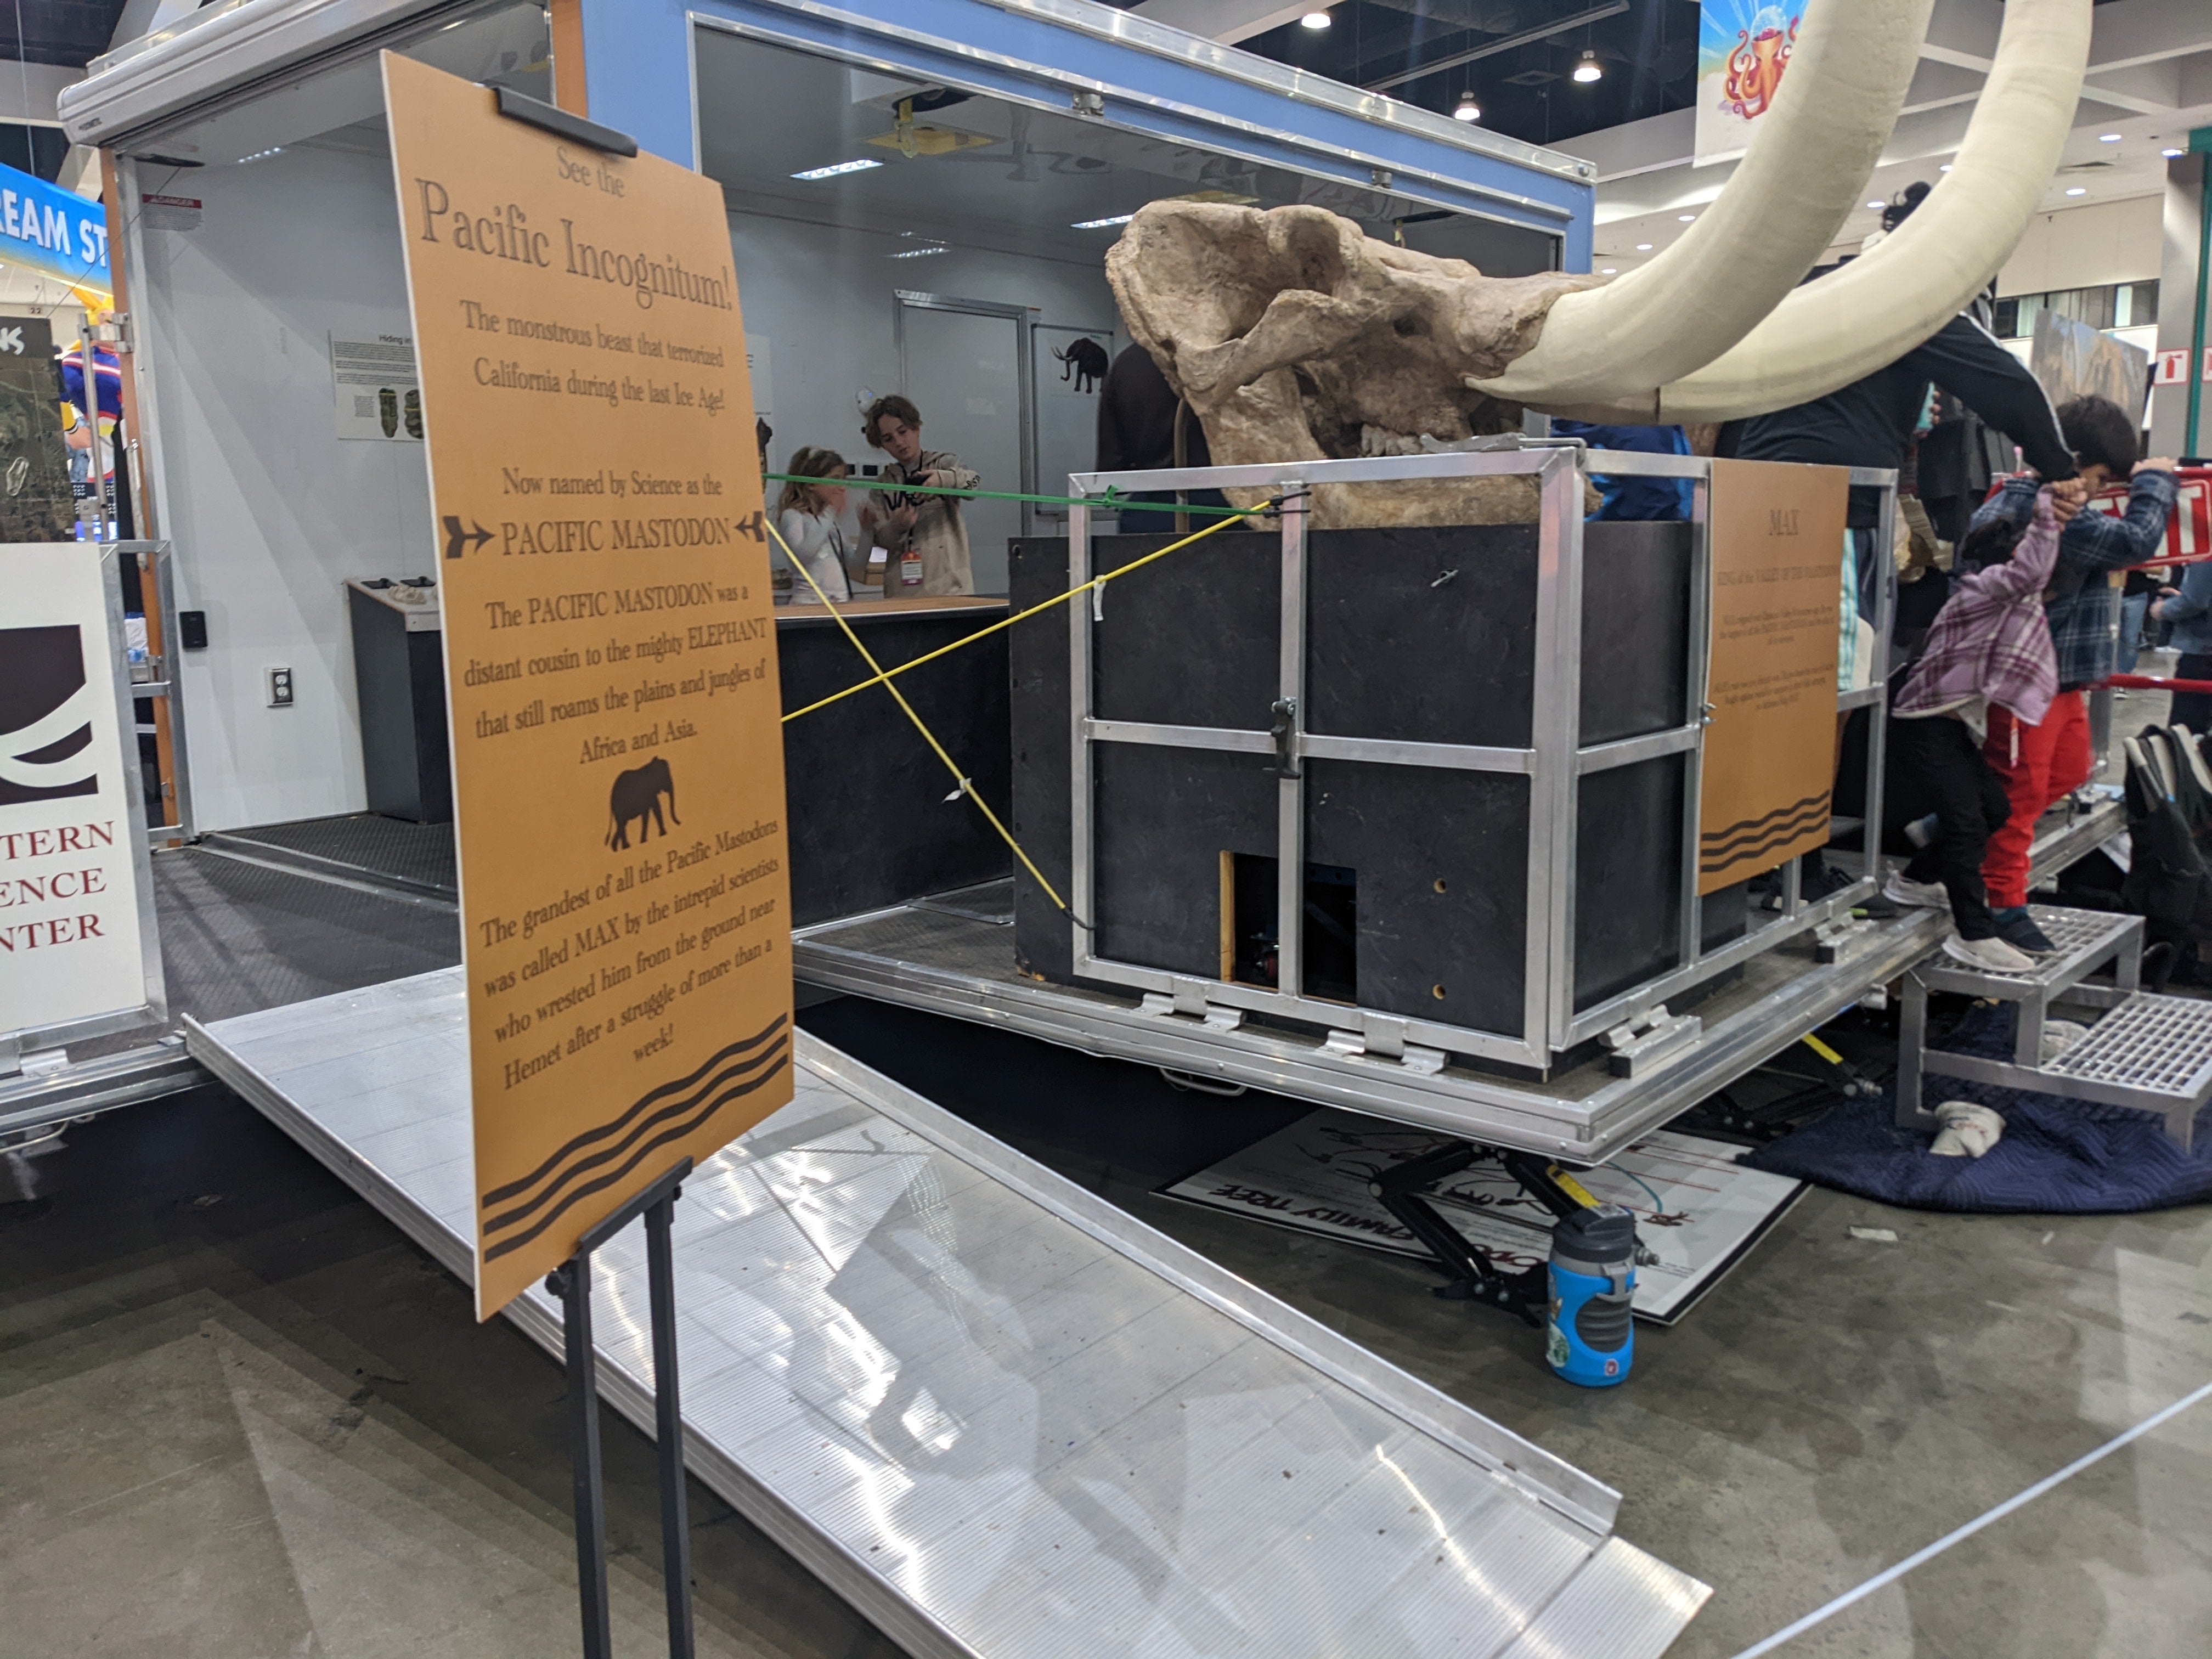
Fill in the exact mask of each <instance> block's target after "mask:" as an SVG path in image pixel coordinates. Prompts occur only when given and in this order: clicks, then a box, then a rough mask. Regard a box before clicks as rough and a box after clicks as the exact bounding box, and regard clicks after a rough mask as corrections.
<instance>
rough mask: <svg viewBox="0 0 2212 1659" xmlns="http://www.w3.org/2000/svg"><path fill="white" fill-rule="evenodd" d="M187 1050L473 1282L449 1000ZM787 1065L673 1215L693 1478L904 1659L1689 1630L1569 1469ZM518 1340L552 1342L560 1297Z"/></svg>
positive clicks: (626, 1380) (1613, 1640) (1593, 1638)
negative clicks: (787, 1091)
mask: <svg viewBox="0 0 2212 1659" xmlns="http://www.w3.org/2000/svg"><path fill="white" fill-rule="evenodd" d="M1001 938H1003V934H1002V935H1001ZM190 1037H191V1047H192V1051H193V1053H194V1054H195V1055H196V1056H197V1057H198V1058H199V1059H200V1060H201V1061H202V1063H203V1064H204V1065H206V1066H208V1068H209V1069H210V1071H213V1072H215V1073H216V1074H217V1075H218V1076H220V1077H222V1079H224V1080H225V1081H226V1082H228V1083H229V1084H231V1085H232V1086H234V1087H235V1088H237V1089H238V1090H239V1091H240V1092H241V1093H242V1094H244V1095H246V1097H247V1098H248V1099H250V1100H252V1101H253V1102H254V1103H255V1104H256V1105H257V1106H258V1107H259V1108H260V1109H262V1110H263V1111H264V1112H265V1113H266V1114H268V1115H270V1117H271V1118H272V1119H273V1120H275V1121H276V1122H277V1123H278V1124H280V1125H281V1126H283V1127H284V1128H285V1129H286V1130H287V1131H288V1132H289V1133H292V1134H293V1135H294V1136H295V1138H297V1139H300V1140H301V1142H302V1143H303V1144H304V1145H305V1146H307V1147H308V1148H309V1149H310V1150H311V1151H313V1152H315V1153H316V1155H317V1156H318V1157H319V1158H321V1159H322V1160H323V1161H324V1162H325V1163H326V1164H329V1165H330V1166H331V1168H332V1169H334V1170H337V1172H338V1173H339V1174H340V1175H341V1176H343V1177H344V1178H345V1179H346V1180H347V1181H348V1182H350V1183H351V1184H352V1185H354V1186H355V1187H356V1188H358V1189H359V1190H360V1191H361V1192H362V1194H364V1196H366V1197H367V1198H368V1200H369V1201H370V1202H372V1203H373V1204H374V1205H375V1206H377V1207H378V1208H379V1209H380V1210H381V1211H382V1212H384V1213H385V1214H386V1216H388V1217H390V1218H392V1220H393V1221H394V1222H396V1223H397V1224H398V1225H399V1226H400V1227H401V1228H402V1229H404V1231H407V1232H408V1233H409V1234H410V1236H412V1237H415V1238H416V1240H417V1241H418V1242H420V1243H422V1245H423V1246H424V1247H425V1248H426V1249H429V1250H430V1251H431V1252H432V1253H433V1254H434V1255H436V1256H437V1257H438V1258H439V1259H440V1260H441V1261H443V1262H445V1263H446V1265H447V1266H448V1267H452V1268H453V1270H454V1271H455V1272H456V1273H460V1274H462V1275H463V1276H464V1277H465V1276H466V1275H467V1273H469V1271H470V1266H471V1252H470V1248H469V1244H468V1241H467V1239H466V1237H465V1234H464V1231H463V1230H464V1229H465V1228H466V1227H467V1226H468V1225H469V1224H470V1210H471V1197H472V1191H471V1189H472V1185H473V1183H472V1181H471V1155H470V1133H469V1121H468V1083H467V1068H466V1036H465V1029H464V1025H463V1009H462V998H461V988H460V981H459V973H458V970H449V971H447V972H442V973H436V974H428V975H422V976H420V977H417V978H414V979H409V980H401V981H393V982H391V983H389V984H385V985H380V986H375V987H370V988H368V989H367V990H362V991H357V992H350V993H346V994H340V995H337V996H332V997H326V998H324V999H321V1000H318V1001H314V1002H307V1003H301V1004H296V1005H294V1006H289V1007H284V1008H276V1009H271V1010H269V1011H267V1012H263V1013H257V1014H250V1015H246V1016H243V1017H240V1018H235V1019H230V1020H225V1021H222V1022H220V1023H218V1024H213V1025H209V1026H204V1027H202V1026H199V1025H197V1024H195V1025H194V1026H193V1027H192V1028H191V1033H190ZM797 1059H798V1060H799V1070H798V1072H797V1073H796V1079H797V1085H798V1097H797V1098H796V1099H795V1100H794V1101H793V1103H792V1104H791V1105H790V1106H788V1107H787V1108H786V1109H784V1110H782V1111H781V1112H779V1113H777V1114H776V1115H775V1116H773V1117H771V1118H769V1120H768V1121H766V1122H764V1123H763V1124H762V1125H760V1126H759V1127H757V1128H756V1129H754V1130H753V1131H752V1132H751V1133H750V1134H748V1135H746V1136H744V1137H743V1138H742V1139H739V1140H738V1142H736V1143H735V1144H733V1145H732V1146H730V1147H729V1148H727V1149H726V1150H725V1151H724V1152H721V1153H720V1154H719V1155H718V1156H717V1157H715V1158H713V1159H711V1160H709V1161H708V1163H707V1164H705V1165H703V1166H702V1168H701V1170H699V1171H698V1173H697V1174H696V1176H694V1177H693V1178H692V1180H691V1181H690V1182H689V1183H688V1184H687V1186H686V1187H685V1189H684V1198H683V1200H682V1202H681V1203H679V1204H678V1206H677V1231H676V1243H677V1251H676V1271H677V1275H678V1310H679V1311H678V1328H679V1341H680V1344H681V1352H682V1354H683V1360H684V1407H685V1410H684V1416H685V1421H686V1425H687V1429H688V1432H689V1440H688V1443H687V1450H688V1453H689V1455H690V1462H691V1464H692V1467H693V1468H694V1469H695V1471H696V1473H697V1474H699V1475H700V1476H701V1478H702V1480H705V1481H706V1482H707V1483H708V1485H709V1486H712V1487H713V1488H714V1490H716V1491H717V1492H720V1493H721V1494H722V1495H723V1496H724V1497H726V1498H728V1499H729V1500H730V1501H731V1502H732V1503H733V1504H736V1505H737V1506H738V1508H739V1509H740V1510H743V1511H744V1513H745V1514H746V1515H747V1516H750V1518H751V1519H752V1520H753V1521H754V1522H757V1524H759V1525H760V1526H761V1527H762V1528H763V1529H764V1530H766V1531H767V1532H768V1533H769V1534H770V1535H771V1536H773V1537H774V1538H775V1539H776V1540H777V1541H779V1542H780V1543H781V1544H782V1545H783V1546H784V1547H786V1548H787V1549H788V1550H790V1551H791V1552H792V1553H793V1555H795V1556H796V1557H798V1559H799V1560H801V1561H802V1562H803V1563H805V1565H807V1566H809V1567H810V1568H811V1569H812V1570H813V1571H815V1572H817V1574H819V1575H820V1576H821V1577H823V1579H824V1580H825V1581H826V1582H827V1583H829V1584H830V1585H831V1586H832V1587H833V1588H834V1589H836V1590H838V1591H839V1592H840V1593H841V1594H842V1595H845V1596H847V1597H848V1599H849V1600H851V1601H853V1602H854V1605H855V1606H857V1607H859V1608H860V1610H861V1611H862V1612H863V1613H866V1615H867V1616H868V1617H870V1618H871V1619H872V1620H874V1621H875V1622H876V1624H877V1625H878V1626H879V1627H881V1628H882V1629H883V1630H884V1632H886V1633H887V1634H889V1635H890V1637H891V1638H893V1639H894V1640H896V1641H897V1642H899V1643H900V1644H902V1646H904V1647H905V1648H906V1649H907V1650H908V1651H910V1652H912V1653H915V1654H917V1655H927V1656H938V1655H945V1656H987V1659H1012V1656H1024V1659H1025V1656H1032V1655H1034V1656H1038V1659H1043V1656H1048V1655H1049V1656H1054V1659H1058V1656H1062V1655H1066V1654H1070V1653H1114V1654H1126V1655H1142V1656H1158V1659H1198V1656H1231V1655H1240V1656H1243V1655H1249V1656H1255V1659H1256V1656H1263V1655H1264V1656H1267V1659H1299V1656H1309V1655H1310V1656H1316V1659H1318V1656H1321V1655H1324V1654H1326V1655H1331V1656H1374V1659H1419V1656H1431V1655H1433V1656H1438V1659H1442V1656H1445V1655H1449V1656H1453V1659H1482V1656H1486V1655H1500V1654H1508V1653H1510V1654H1511V1655H1513V1656H1516V1659H1518V1656H1531V1655H1535V1654H1540V1653H1541V1654H1543V1655H1545V1656H1550V1659H1568V1656H1577V1655H1589V1656H1599V1655H1603V1656H1607V1659H1656V1656H1658V1655H1660V1654H1661V1653H1662V1652H1663V1651H1664V1650H1665V1649H1666V1648H1667V1646H1668V1644H1669V1643H1671V1642H1672V1641H1673V1639H1674V1636H1675V1635H1676V1633H1677V1632H1679V1631H1680V1629H1681V1627H1682V1626H1684V1625H1685V1624H1686V1623H1687V1622H1688V1620H1690V1618H1691V1617H1692V1615H1693V1614H1694V1613H1696V1611H1697V1609H1698V1608H1699V1606H1700V1605H1702V1603H1703V1601H1704V1600H1705V1596H1706V1595H1707V1594H1708V1592H1707V1590H1706V1589H1705V1586H1704V1585H1702V1584H1700V1583H1697V1582H1696V1581H1695V1580H1693V1579H1691V1578H1689V1577H1686V1576H1685V1575H1683V1574H1681V1573H1679V1572H1677V1571H1674V1569H1672V1568H1670V1567H1668V1566H1667V1565H1664V1564H1663V1563H1662V1562H1659V1561H1657V1560H1656V1559H1653V1558H1652V1557H1650V1556H1649V1555H1647V1554H1645V1553H1644V1552H1642V1551H1640V1550H1638V1549H1636V1548H1635V1547H1632V1546H1631V1545H1629V1544H1627V1543H1626V1542H1624V1541H1621V1540H1620V1539H1618V1538H1613V1537H1610V1536H1608V1534H1609V1531H1610V1528H1611V1523H1612V1518H1613V1509H1614V1506H1615V1504H1616V1503H1617V1501H1618V1500H1617V1498H1616V1495H1615V1494H1613V1492H1610V1491H1608V1490H1607V1488H1605V1487H1604V1486H1601V1485H1599V1484H1598V1483H1597V1482H1595V1481H1594V1480H1590V1479H1589V1477H1587V1476H1586V1475H1583V1474H1581V1473H1580V1472H1578V1471H1577V1470H1575V1469H1574V1468H1571V1467H1570V1466H1569V1465H1566V1464H1565V1463H1562V1462H1559V1460H1557V1459H1556V1458H1553V1457H1552V1456H1551V1455H1549V1454H1547V1453H1546V1452H1544V1451H1542V1450H1541V1449H1539V1448H1537V1447H1535V1446H1534V1445H1533V1444H1530V1443H1528V1442H1526V1441H1523V1440H1521V1439H1520V1438H1519V1437H1516V1436H1514V1435H1512V1434H1510V1433H1509V1432H1508V1431H1504V1430H1503V1429H1501V1428H1499V1427H1498V1425H1495V1424H1493V1423H1492V1422H1490V1421H1489V1420H1488V1419H1485V1418H1483V1417H1482V1416H1480V1414H1479V1413H1475V1412H1473V1411H1471V1410H1469V1409H1468V1407H1465V1406H1463V1405H1462V1404H1460V1403H1459V1402H1457V1401H1454V1400H1451V1399H1450V1398H1449V1397H1448V1396H1446V1395H1443V1394H1440V1393H1438V1392H1437V1391H1436V1390H1434V1389H1430V1388H1428V1387H1426V1386H1425V1385H1424V1384H1422V1383H1419V1382H1417V1381H1415V1380H1414V1379H1413V1378H1412V1377H1410V1376H1407V1375H1405V1374H1404V1373H1403V1372H1401V1371H1399V1370H1395V1368H1394V1367H1391V1366H1389V1365H1388V1364H1384V1363H1383V1361H1381V1360H1380V1359H1378V1358H1376V1357H1375V1356H1374V1355H1372V1354H1371V1353H1369V1352H1366V1351H1365V1350H1364V1349H1361V1348H1359V1347H1358V1346H1355V1345H1354V1344H1352V1343H1351V1342H1349V1341H1347V1340H1346V1339H1344V1338H1343V1337H1341V1336H1340V1335H1338V1334H1336V1333H1334V1332H1333V1331H1331V1330H1329V1329H1328V1328H1326V1327H1324V1326H1322V1325H1320V1324H1318V1323H1316V1322H1314V1321H1312V1320H1310V1319H1308V1318H1306V1317H1305V1316H1304V1315H1301V1314H1299V1313H1298V1312H1297V1311H1296V1310H1293V1309H1291V1308H1289V1307H1287V1306H1285V1305H1284V1304H1280V1303H1278V1302H1276V1301H1275V1300H1274V1299H1273V1298H1272V1297H1267V1296H1266V1295H1264V1294H1262V1293H1261V1292H1260V1291H1256V1290H1255V1289H1254V1288H1253V1287H1252V1286H1250V1285H1247V1284H1245V1283H1244V1282H1243V1281H1242V1280H1240V1279H1237V1278H1236V1277H1235V1276H1234V1275H1232V1274H1230V1273H1226V1272H1225V1271H1223V1270H1222V1269H1221V1268H1219V1267H1216V1266H1215V1265H1214V1264H1212V1262H1210V1261H1206V1259H1205V1258H1203V1257H1201V1256H1199V1255H1196V1254H1195V1253H1194V1252H1191V1251H1189V1250H1188V1249H1184V1248H1183V1247H1182V1246H1181V1245H1178V1244H1176V1243H1175V1242H1174V1241H1173V1240H1171V1239H1169V1238H1168V1237H1165V1236H1164V1235H1163V1234H1160V1233H1158V1232H1156V1231H1153V1230H1152V1229H1151V1228H1149V1227H1146V1226H1145V1225H1143V1224H1141V1223H1139V1222H1138V1221H1136V1220H1135V1219H1134V1218H1132V1217H1130V1216H1128V1215H1127V1214H1125V1213H1124V1212H1121V1211H1118V1210H1115V1209H1114V1208H1113V1207H1112V1206H1109V1205H1108V1204H1106V1203H1105V1202H1104V1201H1103V1200H1100V1199H1098V1198H1097V1197H1096V1196H1095V1195H1093V1194H1090V1193H1088V1192H1086V1191H1085V1190H1084V1189H1083V1188H1079V1187H1077V1186H1075V1185H1073V1183H1072V1182H1067V1181H1066V1180H1064V1179H1063V1178H1062V1177H1060V1176H1057V1175H1055V1174H1054V1173H1053V1172H1052V1171H1051V1170H1048V1169H1046V1168H1045V1167H1043V1166H1042V1165H1041V1164H1036V1163H1034V1162H1033V1161H1031V1160H1030V1159H1028V1158H1024V1157H1023V1156H1021V1155H1020V1154H1018V1153H1017V1152H1013V1151H1012V1150H1011V1149H1010V1148H1008V1147H1006V1146H1004V1145H1003V1144H1001V1143H1000V1142H998V1141H995V1140H993V1139H990V1138H989V1137H987V1136H986V1135H983V1134H981V1133H980V1132H978V1131H977V1130H975V1129H974V1128H973V1127H970V1126H969V1125H968V1124H966V1123H964V1122H963V1121H960V1120H959V1119H957V1118H955V1117H953V1116H951V1115H950V1114H948V1113H946V1112H945V1111H943V1110H942V1109H939V1108H937V1107H935V1106H933V1105H932V1104H931V1103H929V1102H927V1101H926V1100H923V1099H922V1098H921V1097H919V1096H916V1095H914V1094H912V1093H911V1092H909V1091H905V1090H903V1089H901V1088H899V1087H898V1086H897V1085H894V1084H892V1083H890V1081H889V1080H888V1079H884V1078H883V1077H881V1076H879V1075H878V1074H877V1073H873V1072H871V1071H869V1070H867V1069H866V1067H864V1066H860V1065H859V1064H858V1063H857V1062H855V1061H854V1060H850V1059H849V1058H848V1057H847V1056H845V1055H843V1054H839V1053H838V1052H837V1051H836V1050H835V1049H834V1048H829V1047H828V1046H827V1045H826V1044H823V1043H822V1042H818V1041H817V1040H815V1039H813V1038H811V1037H810V1036H807V1035H806V1034H805V1033H803V1032H802V1033H799V1042H798V1048H797ZM596 1268H597V1272H598V1274H599V1277H598V1279H597V1280H596V1290H597V1296H596V1297H595V1301H596V1303H597V1316H596V1321H595V1322H596V1325H597V1328H598V1332H599V1338H600V1352H601V1356H602V1359H603V1363H604V1364H605V1368H606V1369H605V1371H604V1372H603V1387H604V1388H605V1391H606V1395H607V1398H608V1399H609V1401H611V1403H613V1404H614V1405H615V1406H616V1407H617V1408H618V1409H620V1410H622V1411H623V1413H624V1414H625V1415H627V1416H629V1418H631V1419H632V1420H633V1421H635V1422H638V1423H639V1424H640V1425H641V1426H644V1427H646V1428H647V1430H648V1431H649V1430H650V1425H651V1420H652V1398H651V1394H650V1389H651V1361H650V1347H649V1341H648V1332H647V1309H646V1285H645V1267H644V1261H643V1241H642V1236H641V1234H638V1233H635V1232H633V1233H629V1234H625V1235H623V1237H620V1238H618V1239H617V1240H616V1241H615V1243H613V1244H612V1245H611V1246H610V1247H609V1248H608V1249H605V1250H603V1251H602V1252H600V1254H599V1256H598V1257H597V1258H596ZM509 1312H510V1314H511V1316H513V1317H514V1318H515V1319H516V1320H517V1322H519V1323H520V1324H521V1325H522V1326H523V1328H525V1329H526V1330H527V1331H528V1332H530V1334H532V1336H533V1337H535V1338H537V1339H538V1340H539V1341H541V1342H542V1343H544V1344H545V1346H548V1347H549V1348H550V1349H553V1350H554V1351H556V1352H557V1351H558V1347H559V1342H560V1337H559V1313H558V1310H557V1308H556V1305H555V1304H553V1303H552V1302H551V1301H550V1299H549V1298H547V1297H545V1296H544V1294H543V1292H542V1291H533V1292H532V1293H531V1294H530V1295H529V1296H527V1297H524V1298H522V1299H521V1300H520V1301H519V1302H517V1303H516V1304H514V1305H513V1307H512V1308H511V1309H510V1310H509Z"/></svg>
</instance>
